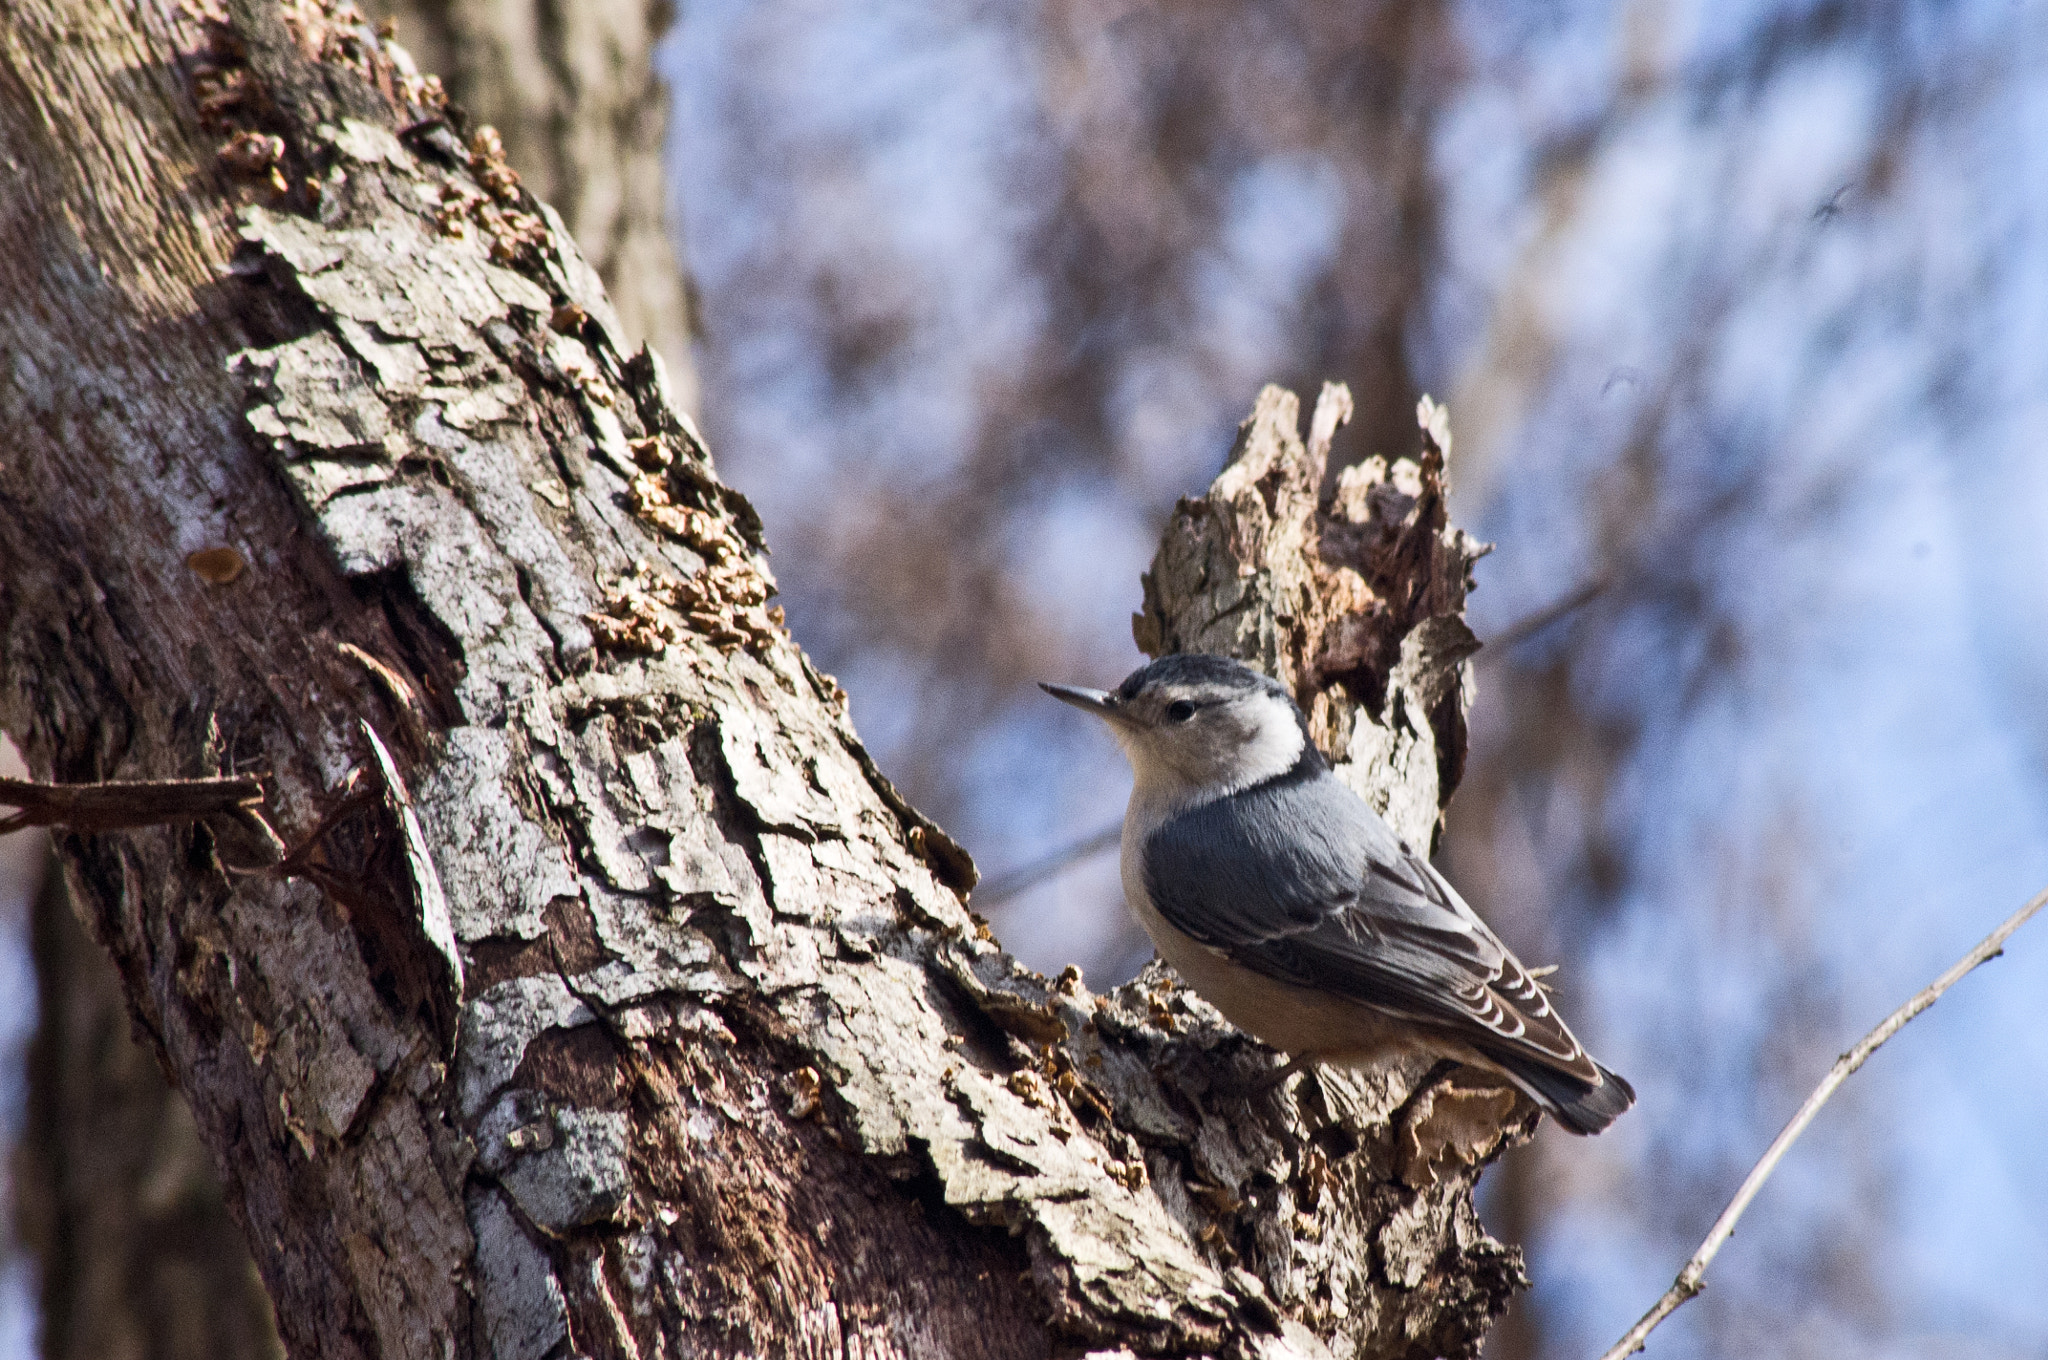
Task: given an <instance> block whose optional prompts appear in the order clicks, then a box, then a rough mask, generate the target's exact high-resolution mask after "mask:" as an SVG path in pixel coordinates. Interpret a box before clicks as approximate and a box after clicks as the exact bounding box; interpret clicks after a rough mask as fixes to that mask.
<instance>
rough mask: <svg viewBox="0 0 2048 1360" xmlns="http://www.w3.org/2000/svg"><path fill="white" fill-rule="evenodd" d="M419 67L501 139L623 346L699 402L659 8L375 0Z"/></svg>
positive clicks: (606, 0) (663, 11)
mask: <svg viewBox="0 0 2048 1360" xmlns="http://www.w3.org/2000/svg"><path fill="white" fill-rule="evenodd" d="M365 8H367V9H373V10H375V11H376V12H378V13H380V14H385V15H388V16H390V17H391V18H392V19H393V20H395V21H396V24H397V36H398V40H399V41H400V42H402V43H404V44H405V46H406V47H407V48H409V49H410V50H411V52H412V55H413V56H414V57H415V58H416V59H417V60H418V62H419V65H420V68H421V69H422V70H426V71H432V72H436V73H438V74H439V76H440V77H441V79H442V80H443V81H445V82H446V83H447V87H448V95H449V98H451V99H452V100H453V101H454V102H455V103H456V104H458V105H460V106H461V107H462V108H463V109H464V110H466V111H467V112H468V113H469V114H470V115H471V116H472V117H474V118H476V119H477V120H478V121H480V122H484V123H488V124H490V125H491V126H492V127H495V128H496V129H497V130H498V132H499V134H500V135H501V136H502V137H503V138H504V139H505V157H506V159H507V160H509V161H511V163H512V165H513V168H515V169H516V170H518V172H519V174H520V177H521V178H522V179H524V180H525V182H526V186H527V188H528V189H530V190H532V191H533V193H534V195H535V196H536V197H538V198H541V199H544V200H546V201H547V202H548V203H550V204H553V205H554V207H555V209H556V211H558V212H559V213H561V215H562V221H563V222H564V223H566V224H567V225H568V228H569V234H570V235H571V236H574V237H575V238H576V244H577V246H578V248H579V249H580V250H581V251H582V252H583V258H584V259H586V260H588V261H590V263H591V265H592V266H593V267H594V268H595V269H596V270H597V273H598V277H599V278H601V279H603V280H604V286H605V291H606V293H607V294H608V295H609V296H610V298H611V300H612V306H613V307H614V308H615V309H616V310H617V312H618V318H619V329H620V330H621V331H622V332H623V333H624V334H625V337H626V340H627V342H628V343H629V344H634V345H638V344H641V343H643V342H644V343H646V344H648V345H651V346H653V347H654V351H655V353H657V354H659V355H661V357H662V359H663V361H664V362H666V363H667V364H668V379H669V390H670V393H671V394H672V395H673V396H674V397H675V399H676V402H677V403H678V404H679V405H680V406H681V407H682V408H683V409H684V410H686V411H695V410H697V409H698V407H697V376H696V369H695V367H694V365H693V363H692V359H691V345H690V337H691V334H692V328H693V327H694V326H695V325H696V320H695V316H694V312H693V308H694V303H693V302H692V300H691V297H690V289H689V283H688V280H687V279H686V278H685V276H684V274H683V270H682V267H681V265H680V263H679V262H678V260H677V256H676V245H675V242H676V236H675V231H674V228H673V226H672V224H671V219H670V215H669V211H668V208H669V194H668V188H667V186H668V177H667V175H666V174H664V173H663V166H662V153H663V150H664V142H665V140H666V138H667V135H668V113H669V97H668V90H667V88H666V87H665V86H664V85H663V84H662V83H661V81H660V80H659V79H657V78H656V76H655V72H654V49H655V47H656V45H657V44H658V43H660V41H661V38H662V35H663V34H664V33H665V32H667V31H668V28H669V25H670V24H671V23H673V22H674V19H675V6H674V5H673V4H672V3H670V0H376V3H374V4H369V5H366V6H365Z"/></svg>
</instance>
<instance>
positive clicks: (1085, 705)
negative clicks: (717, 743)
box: [1038, 683, 1123, 719]
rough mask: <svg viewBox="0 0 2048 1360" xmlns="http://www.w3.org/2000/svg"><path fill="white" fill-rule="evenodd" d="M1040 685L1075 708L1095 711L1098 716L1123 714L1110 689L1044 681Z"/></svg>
mask: <svg viewBox="0 0 2048 1360" xmlns="http://www.w3.org/2000/svg"><path fill="white" fill-rule="evenodd" d="M1038 687H1039V688H1040V689H1042V690H1044V691H1045V692H1046V693H1047V694H1050V695H1051V696H1052V697H1053V698H1055V699H1057V700H1059V701H1060V702H1061V703H1063V704H1072V705H1073V706H1074V707H1075V708H1078V709H1082V710H1083V711H1085V712H1089V713H1093V714H1094V715H1095V716H1096V717H1098V718H1112V719H1114V718H1121V717H1122V716H1123V715H1122V714H1120V713H1118V712H1117V711H1116V696H1115V695H1113V694H1111V693H1110V692H1109V691H1108V690H1104V689H1082V688H1080V687H1079V686H1078V685H1048V684H1043V683H1041V684H1040V685H1039V686H1038Z"/></svg>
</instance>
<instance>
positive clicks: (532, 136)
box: [19, 0, 696, 1360]
mask: <svg viewBox="0 0 2048 1360" xmlns="http://www.w3.org/2000/svg"><path fill="white" fill-rule="evenodd" d="M376 8H377V9H378V10H379V12H381V13H385V14H389V15H391V16H392V17H394V18H395V19H396V21H397V26H398V30H399V32H400V33H401V34H403V35H404V37H405V39H406V40H407V42H408V43H409V44H410V45H411V47H412V51H413V54H414V55H415V56H416V57H418V58H420V59H421V60H422V63H423V64H424V66H425V69H427V70H430V71H434V72H438V73H440V75H441V76H443V77H444V78H445V79H446V80H447V82H448V84H449V87H450V89H451V91H452V93H453V95H454V97H455V98H456V99H457V100H458V101H460V102H461V103H462V105H463V106H464V107H465V108H466V109H467V110H468V111H469V113H470V114H471V115H472V116H473V117H476V118H480V119H481V120H482V121H485V122H489V123H492V124H494V125H495V126H496V127H497V128H498V129H499V130H500V131H501V132H502V133H503V136H504V141H505V155H506V158H507V160H508V161H509V162H510V163H511V164H512V166H513V167H514V169H515V170H516V171H517V172H518V173H519V174H520V176H521V178H522V179H523V180H524V181H525V183H527V184H528V185H529V186H531V187H533V188H534V189H536V190H537V191H538V193H539V196H541V197H543V198H546V199H548V200H549V201H550V202H552V203H554V204H556V205H558V206H559V208H560V209H561V211H562V213H563V215H564V218H565V221H566V222H567V224H568V226H569V229H570V231H571V233H572V234H573V235H574V236H575V237H576V239H577V242H578V245H579V247H580V248H581V250H582V251H583V254H584V256H585V258H586V259H589V260H590V261H591V262H592V263H593V264H594V265H595V266H596V268H597V270H598V272H599V274H600V276H601V277H602V278H603V279H604V282H605V286H606V291H607V294H608V296H609V297H610V298H611V299H612V301H613V305H614V307H615V308H616V309H617V311H618V314H619V319H620V327H621V329H622V330H623V331H624V332H625V334H626V337H627V339H628V341H629V343H638V342H640V341H643V340H644V341H647V342H649V343H651V344H653V346H654V347H655V349H656V350H657V351H659V352H661V353H662V354H663V356H664V358H665V359H666V361H667V362H668V365H669V379H670V383H671V387H672V389H673V390H674V391H675V393H676V396H677V399H678V401H679V402H680V403H681V404H682V405H683V406H684V407H685V409H694V407H695V401H696V382H695V378H694V374H693V368H692V366H691V354H690V343H689V342H690V321H689V317H688V315H687V311H688V305H689V304H688V300H687V290H686V288H685V285H684V278H683V274H682V270H681V268H680V267H679V264H678V261H677V257H676V253H675V250H674V245H673V239H672V235H671V233H670V231H669V229H668V221H667V217H666V215H665V211H664V209H665V206H666V203H665V194H664V184H665V178H666V177H665V175H664V174H663V166H662V159H661V155H662V141H663V137H664V135H665V132H666V114H667V108H668V101H667V95H666V91H665V90H664V88H663V87H662V86H661V84H660V82H658V81H657V80H656V79H655V76H654V69H653V49H654V45H655V44H656V43H657V42H658V41H659V40H660V37H661V33H662V31H663V30H664V29H665V28H666V27H667V26H668V24H669V23H670V21H671V18H672V11H671V9H670V7H669V6H668V5H666V4H665V3H657V4H652V5H649V4H642V3H637V2H635V3H623V4H621V3H601V4H576V5H569V6H559V5H552V4H534V3H528V2H526V0H499V2H496V3H487V4H474V3H432V2H431V0H429V3H424V4H400V5H396V6H378V7H376ZM66 902H68V898H66V897H65V896H64V894H63V892H62V890H61V883H59V885H58V886H57V887H56V888H55V889H54V896H51V897H49V898H47V899H46V900H45V901H44V902H43V903H42V904H40V905H39V907H38V912H37V915H36V918H35V928H34V931H33V943H34V948H35V951H36V954H35V957H36V960H37V968H38V977H39V984H40V993H41V998H42V1005H41V1014H42V1015H43V1016H45V1017H49V1019H48V1020H47V1021H46V1025H49V1026H57V1028H51V1029H49V1031H48V1032H47V1033H46V1034H45V1035H44V1036H43V1039H42V1042H41V1046H40V1048H39V1049H38V1054H39V1055H40V1060H39V1061H38V1063H37V1066H36V1068H35V1071H34V1072H33V1074H32V1077H31V1081H30V1085H29V1102H28V1110H29V1115H28V1117H29V1121H30V1133H31V1138H30V1140H29V1142H28V1144H27V1146H26V1147H25V1148H24V1153H25V1160H24V1164H23V1174H22V1175H21V1176H20V1177H19V1183H20V1185H21V1186H22V1187H23V1190H24V1193H25V1194H26V1195H27V1196H29V1197H30V1198H31V1199H34V1200H35V1202H34V1203H32V1204H28V1205H25V1206H24V1207H25V1208H26V1209H27V1210H29V1213H30V1217H29V1220H28V1222H27V1225H26V1226H28V1227H29V1228H30V1229H31V1230H33V1231H32V1233H31V1236H30V1237H29V1238H27V1239H25V1241H24V1246H26V1247H27V1248H28V1250H30V1251H31V1252H32V1253H33V1254H34V1256H35V1258H36V1264H37V1269H38V1274H39V1278H40V1281H41V1294H40V1299H41V1308H42V1315H43V1335H42V1354H43V1357H44V1360H66V1358H67V1357H72V1356H77V1357H80V1360H85V1358H86V1357H91V1358H92V1360H98V1358H99V1357H102V1356H121V1357H136V1360H141V1357H164V1360H170V1358H171V1357H180V1356H219V1357H224V1358H231V1357H237V1356H257V1355H268V1354H274V1353H276V1351H277V1350H278V1342H277V1338H276V1333H275V1328H274V1325H273V1323H272V1320H271V1317H270V1309H269V1302H268V1300H267V1299H266V1298H265V1297H264V1295H263V1293H262V1288H261V1285H260V1284H259V1283H257V1279H256V1273H255V1268H254V1265H253V1263H251V1262H250V1260H249V1257H248V1252H247V1250H246V1248H245V1247H244V1245H243V1243H242V1238H241V1234H240V1232H239V1230H238V1229H236V1228H235V1226H234V1224H233V1222H232V1221H231V1219H230V1218H229V1216H228V1212H227V1207H226V1205H225V1204H224V1203H223V1202H222V1199H221V1195H220V1192H219V1189H218V1186H217V1185H214V1184H211V1181H212V1169H211V1165H210V1162H209V1161H208V1159H207V1158H206V1157H205V1156H204V1155H203V1152H202V1150H201V1149H200V1145H199V1143H198V1140H197V1133H196V1130H194V1128H193V1127H192V1123H191V1116H190V1114H189V1112H188V1111H187V1110H186V1108H185V1105H184V1100H183V1097H181V1096H180V1095H178V1094H177V1092H176V1091H175V1090H173V1089H171V1087H170V1086H169V1085H168V1084H167V1083H166V1081H165V1080H164V1078H163V1076H162V1074H161V1073H160V1072H159V1070H158V1068H157V1065H156V1062H155V1060H154V1059H153V1058H151V1057H149V1056H148V1055H147V1053H146V1052H144V1051H143V1050H141V1049H138V1048H137V1047H136V1046H135V1044H134V1043H133V1042H132V1040H130V1039H129V1038H128V1034H127V1031H128V1025H129V1020H128V1009H127V1005H126V1002H125V1001H124V999H123V997H122V995H121V989H120V986H119V983H118V980H117V978H116V976H115V974H114V972H113V968H112V965H111V964H110V963H109V962H108V961H107V959H106V957H105V955H104V953H103V952H102V951H100V950H98V949H97V948H95V947H92V946H91V945H90V942H89V941H86V942H85V944H86V948H84V949H79V948H77V947H75V946H76V945H77V944H78V942H80V941H82V940H83V939H84V937H83V935H82V934H81V933H80V932H79V930H78V928H77V926H76V925H73V924H69V923H68V922H67V920H66V919H65V917H64V916H63V915H62V913H64V912H66V911H68V907H67V906H66V905H65V903H66ZM167 1168H170V1170H167ZM167 1176H170V1177H172V1179H166V1177H167ZM138 1178H142V1179H141V1180H138ZM195 1178H196V1179H195ZM138 1187H141V1190H142V1192H140V1193H139V1191H138ZM38 1196H40V1198H37V1197H38ZM44 1211H48V1212H47V1213H45V1212H44ZM166 1214H168V1215H170V1217H169V1218H166V1217H165V1215H166ZM245 1296H246V1297H245Z"/></svg>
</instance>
